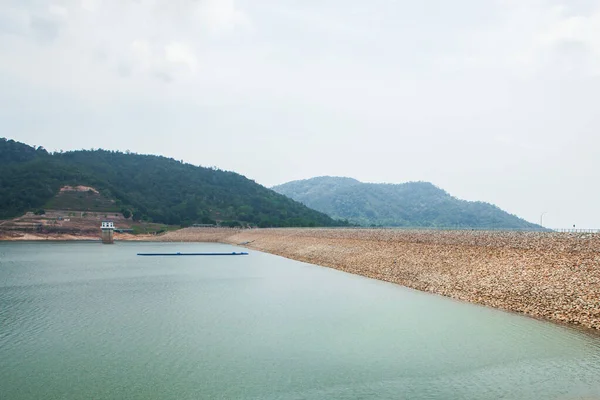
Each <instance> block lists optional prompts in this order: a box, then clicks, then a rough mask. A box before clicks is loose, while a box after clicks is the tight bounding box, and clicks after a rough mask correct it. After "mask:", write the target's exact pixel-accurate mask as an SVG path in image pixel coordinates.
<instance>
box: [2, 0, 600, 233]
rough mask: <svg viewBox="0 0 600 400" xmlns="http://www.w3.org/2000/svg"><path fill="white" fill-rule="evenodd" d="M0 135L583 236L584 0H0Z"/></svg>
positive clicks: (596, 18) (596, 141) (597, 193)
mask: <svg viewBox="0 0 600 400" xmlns="http://www.w3.org/2000/svg"><path fill="white" fill-rule="evenodd" d="M0 88H1V89H0V126H1V129H2V131H1V132H0V136H6V137H8V138H12V139H15V140H18V141H22V142H25V143H28V144H31V145H41V146H44V147H46V148H47V149H48V150H61V149H62V150H72V149H81V148H104V149H115V150H128V149H129V150H131V151H134V152H137V153H151V154H161V155H165V156H168V157H173V158H175V159H182V160H185V161H186V162H190V163H192V164H196V165H203V166H217V167H219V168H222V169H227V170H233V171H236V172H239V173H241V174H243V175H245V176H247V177H249V178H251V179H254V180H256V181H257V182H259V183H261V184H263V185H266V186H271V185H275V184H279V183H284V182H287V181H290V180H295V179H304V178H310V177H313V176H320V175H337V176H349V177H354V178H357V179H359V180H362V181H367V182H390V183H401V182H405V181H415V180H423V181H430V182H433V183H434V184H436V185H437V186H440V187H442V188H443V189H445V190H447V191H448V192H450V193H451V194H453V195H455V196H457V197H459V198H463V199H467V200H483V201H488V202H491V203H494V204H497V205H498V206H500V207H501V208H503V209H505V210H507V211H509V212H511V213H514V214H517V215H519V216H521V217H524V218H526V219H527V220H529V221H533V222H539V220H540V215H541V214H542V212H547V214H545V216H544V225H546V226H549V227H555V228H556V227H570V226H572V225H573V224H575V225H576V226H577V227H578V228H579V227H581V228H585V227H590V228H600V130H599V127H600V0H568V1H567V0H563V1H560V0H454V1H447V0H423V1H414V0H411V1H408V0H368V1H366V0H363V1H359V0H295V1H293V0H287V1H286V0H236V1H234V0H197V1H191V0H169V1H167V0H164V1H160V0H129V1H126V0H112V1H108V0H105V1H102V0H65V1H61V0H56V1H51V2H50V1H35V0H2V1H1V2H0Z"/></svg>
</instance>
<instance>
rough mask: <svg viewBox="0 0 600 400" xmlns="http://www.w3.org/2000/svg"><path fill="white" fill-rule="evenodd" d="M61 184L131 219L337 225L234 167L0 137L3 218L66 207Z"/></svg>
mask: <svg viewBox="0 0 600 400" xmlns="http://www.w3.org/2000/svg"><path fill="white" fill-rule="evenodd" d="M65 185H84V186H90V187H93V188H95V189H97V190H99V192H100V193H101V197H99V198H96V199H91V200H92V201H91V203H90V202H89V201H88V200H90V199H85V198H80V199H79V200H81V201H82V202H83V203H82V204H83V205H82V207H88V206H89V205H90V204H91V205H92V207H93V205H94V204H97V205H98V206H99V207H100V208H103V207H106V206H107V203H106V202H105V200H102V199H110V200H114V205H115V207H116V209H118V210H120V211H122V212H124V213H125V214H128V213H129V212H131V213H132V215H133V218H134V219H135V220H146V221H153V222H160V223H166V224H171V225H191V224H194V223H215V222H219V223H222V224H224V225H230V226H235V225H240V224H242V225H246V224H249V225H257V226H262V227H268V226H273V227H276V226H334V225H340V224H341V223H340V222H338V221H334V220H333V219H331V218H330V217H328V216H327V215H325V214H323V213H320V212H317V211H314V210H311V209H310V208H308V207H306V206H304V205H302V204H300V203H297V202H295V201H293V200H291V199H289V198H287V197H285V196H283V195H281V194H278V193H276V192H274V191H272V190H269V189H267V188H265V187H263V186H261V185H259V184H257V183H256V182H254V181H252V180H249V179H247V178H245V177H244V176H242V175H239V174H236V173H234V172H229V171H221V170H218V169H211V168H203V167H197V166H194V165H190V164H184V163H181V162H179V161H176V160H173V159H170V158H166V157H160V156H152V155H138V154H125V153H120V152H114V151H106V150H94V151H84V150H82V151H73V152H67V153H61V154H58V153H55V154H50V153H48V152H46V151H45V150H44V149H43V148H37V149H35V148H33V147H31V146H27V145H25V144H23V143H18V142H15V141H12V140H8V139H0V218H9V217H14V216H17V215H20V214H23V213H24V212H26V211H31V210H36V209H38V208H41V207H44V206H54V207H60V206H61V204H62V206H65V203H64V201H65V198H63V199H61V198H60V195H59V196H57V194H59V191H60V188H61V187H63V186H65ZM68 196H71V195H68ZM74 196H78V195H77V194H75V195H74ZM92 197H94V196H92ZM67 200H69V199H67ZM73 200H74V199H73V198H71V199H70V200H69V201H68V204H69V205H70V206H69V207H68V208H72V206H73V204H74V201H73ZM61 202H62V203H61ZM103 202H104V203H103ZM75 203H76V202H75ZM86 204H87V206H86ZM88 208H89V207H88ZM98 210H99V209H98Z"/></svg>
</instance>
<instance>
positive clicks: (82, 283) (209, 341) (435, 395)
mask: <svg viewBox="0 0 600 400" xmlns="http://www.w3.org/2000/svg"><path fill="white" fill-rule="evenodd" d="M234 250H238V251H239V250H241V249H239V248H235V247H231V246H225V245H218V244H177V243H164V244H163V243H159V244H155V243H119V244H116V245H114V246H105V245H101V244H98V243H0V399H178V400H181V399H265V400H266V399H269V400H270V399H282V400H284V399H285V400H288V399H440V400H441V399H443V400H448V399H477V400H481V399H494V400H495V399H600V340H599V339H598V337H594V336H590V335H586V334H584V333H582V332H578V331H575V330H571V329H567V328H563V327H560V326H556V325H553V324H549V323H545V322H541V321H536V320H533V319H529V318H526V317H521V316H518V315H513V314H508V313H504V312H500V311H496V310H492V309H487V308H483V307H478V306H475V305H470V304H463V303H460V302H456V301H453V300H450V299H446V298H443V297H439V296H434V295H428V294H424V293H420V292H416V291H412V290H410V289H406V288H402V287H399V286H395V285H391V284H386V283H382V282H378V281H374V280H369V279H365V278H361V277H358V276H353V275H348V274H344V273H342V272H339V271H335V270H331V269H326V268H321V267H317V266H313V265H308V264H303V263H299V262H295V261H291V260H286V259H283V258H279V257H276V256H272V255H268V254H264V253H259V252H251V253H250V255H249V256H246V257H212V258H208V257H207V258H204V257H173V258H169V257H167V258H144V257H137V256H136V253H137V252H154V251H156V252H177V251H181V252H202V251H234Z"/></svg>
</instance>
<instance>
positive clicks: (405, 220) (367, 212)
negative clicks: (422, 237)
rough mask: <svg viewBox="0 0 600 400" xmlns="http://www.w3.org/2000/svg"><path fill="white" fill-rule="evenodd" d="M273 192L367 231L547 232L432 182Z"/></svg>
mask: <svg viewBox="0 0 600 400" xmlns="http://www.w3.org/2000/svg"><path fill="white" fill-rule="evenodd" d="M273 190H275V191H276V192H278V193H281V194H284V195H286V196H288V197H291V198H292V199H294V200H296V201H299V202H301V203H303V204H306V205H307V206H308V207H311V208H313V209H315V210H318V211H321V212H324V213H326V214H327V215H329V216H331V217H332V218H340V219H347V220H348V221H350V222H352V223H355V224H359V225H363V226H392V227H393V226H396V227H431V228H435V227H440V228H484V229H534V230H537V229H543V228H542V227H541V226H539V225H536V224H532V223H530V222H527V221H525V220H524V219H521V218H519V217H517V216H515V215H512V214H509V213H507V212H505V211H503V210H501V209H500V208H498V207H496V206H495V205H492V204H489V203H484V202H480V201H476V202H474V201H465V200H460V199H457V198H456V197H453V196H451V195H450V194H448V193H447V192H446V191H444V190H442V189H440V188H438V187H436V186H434V185H433V184H431V183H428V182H408V183H403V184H376V183H362V182H359V181H357V180H356V179H352V178H338V177H327V176H326V177H318V178H312V179H307V180H301V181H294V182H288V183H285V184H283V185H279V186H275V187H274V188H273Z"/></svg>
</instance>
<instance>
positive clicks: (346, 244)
mask: <svg viewBox="0 0 600 400" xmlns="http://www.w3.org/2000/svg"><path fill="white" fill-rule="evenodd" d="M154 240H160V241H184V242H185V241H194V242H196V241H199V242H221V243H229V244H236V245H240V244H242V245H243V246H245V247H248V248H251V249H256V250H260V251H264V252H268V253H272V254H277V255H280V256H283V257H287V258H291V259H294V260H298V261H304V262H308V263H312V264H318V265H322V266H325V267H330V268H335V269H339V270H342V271H346V272H349V273H352V274H357V275H362V276H366V277H369V278H374V279H379V280H383V281H387V282H392V283H396V284H399V285H403V286H407V287H410V288H414V289H417V290H421V291H425V292H431V293H436V294H440V295H443V296H448V297H452V298H455V299H459V300H464V301H469V302H472V303H478V304H482V305H486V306H490V307H495V308H499V309H504V310H510V311H514V312H519V313H523V314H527V315H530V316H533V317H540V318H545V319H549V320H553V321H556V322H562V323H567V324H572V325H580V326H583V327H587V328H593V329H597V330H600V234H593V233H587V234H584V233H577V234H575V233H546V232H482V231H412V230H411V231H405V230H393V229H318V228H315V229H313V228H299V229H295V228H281V229H228V228H188V229H182V230H179V231H175V232H169V233H167V234H165V235H162V236H159V237H156V238H154Z"/></svg>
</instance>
